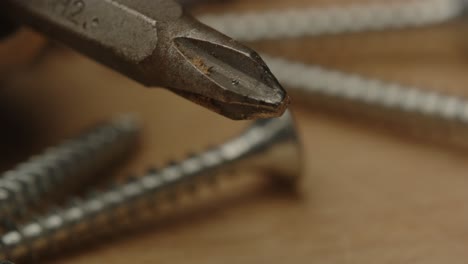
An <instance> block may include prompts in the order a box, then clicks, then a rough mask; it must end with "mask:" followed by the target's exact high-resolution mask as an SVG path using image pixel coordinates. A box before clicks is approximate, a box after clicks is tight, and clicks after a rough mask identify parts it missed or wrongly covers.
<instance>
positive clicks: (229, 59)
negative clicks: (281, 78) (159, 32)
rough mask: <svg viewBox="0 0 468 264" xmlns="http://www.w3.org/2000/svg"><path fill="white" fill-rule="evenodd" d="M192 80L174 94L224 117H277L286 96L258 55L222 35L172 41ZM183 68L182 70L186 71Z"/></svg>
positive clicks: (287, 99)
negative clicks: (188, 84)
mask: <svg viewBox="0 0 468 264" xmlns="http://www.w3.org/2000/svg"><path fill="white" fill-rule="evenodd" d="M173 42H174V45H175V47H176V48H177V50H178V52H179V53H180V54H181V55H182V57H183V60H185V63H186V64H188V65H190V67H187V68H189V69H191V70H190V71H191V72H192V76H193V79H192V80H191V81H192V82H191V84H190V85H191V87H190V90H187V89H180V90H179V89H175V90H174V92H176V93H178V94H179V95H181V96H184V97H186V98H188V99H190V100H192V101H194V102H196V103H198V104H200V105H202V106H204V107H206V108H209V109H211V110H213V111H215V112H218V113H220V114H222V115H224V116H226V117H228V118H231V119H235V120H241V119H257V118H271V117H277V116H281V115H282V114H283V113H284V111H285V110H286V109H287V107H288V105H289V101H290V100H289V97H288V95H287V93H286V91H285V90H284V89H283V87H282V86H281V85H280V84H279V82H278V80H277V79H276V78H275V77H274V76H273V74H272V73H271V71H270V70H269V69H268V67H267V66H266V64H265V63H264V62H263V60H262V59H261V58H260V56H259V55H258V54H257V53H256V52H254V51H252V50H250V49H248V48H246V47H244V46H242V45H240V44H239V43H237V42H235V41H234V40H231V39H229V38H227V37H225V36H222V37H221V38H214V39H208V40H206V39H204V40H201V39H199V38H193V37H178V38H175V39H174V40H173ZM187 68H185V69H187Z"/></svg>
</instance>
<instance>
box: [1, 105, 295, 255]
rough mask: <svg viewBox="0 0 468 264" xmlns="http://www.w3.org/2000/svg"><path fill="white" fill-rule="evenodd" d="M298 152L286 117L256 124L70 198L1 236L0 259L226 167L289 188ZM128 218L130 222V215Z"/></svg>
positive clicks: (110, 219)
mask: <svg viewBox="0 0 468 264" xmlns="http://www.w3.org/2000/svg"><path fill="white" fill-rule="evenodd" d="M300 152H301V150H300V146H299V141H298V138H297V135H296V131H295V128H294V122H293V120H292V117H291V115H290V114H289V113H286V114H285V115H284V116H283V117H281V118H277V119H268V120H261V121H257V122H256V123H254V124H253V125H252V126H251V127H249V128H248V129H247V130H245V131H244V132H243V133H242V134H241V135H240V136H238V137H237V138H234V139H232V140H230V141H228V142H226V143H224V144H222V145H219V146H217V147H214V148H212V149H209V150H207V151H205V152H202V153H199V154H196V155H193V156H191V157H190V158H187V159H185V160H182V161H180V162H177V163H172V164H170V165H168V166H166V167H163V168H160V169H156V170H150V171H149V172H148V173H147V174H146V175H143V176H142V177H140V178H137V179H131V180H129V181H128V182H127V183H125V184H122V185H117V186H115V187H112V188H110V189H108V190H105V191H103V192H100V193H93V194H92V195H91V196H89V197H88V198H84V199H78V198H75V199H72V200H73V203H72V204H71V205H70V206H68V207H65V208H62V209H57V210H54V211H53V212H51V213H50V214H47V215H44V216H41V217H37V218H36V219H37V220H33V221H31V222H29V223H26V224H25V225H23V226H21V227H19V228H18V230H12V231H10V232H8V233H6V234H4V235H3V236H2V237H1V238H0V258H8V259H12V260H14V261H16V260H20V259H21V258H22V257H25V256H31V255H32V254H33V253H36V252H40V251H42V250H47V249H50V248H53V246H51V245H55V244H57V243H58V244H59V245H60V244H62V243H65V242H67V241H69V240H71V239H72V237H73V239H74V240H77V239H78V240H79V239H80V238H79V237H75V236H74V234H76V229H77V228H79V229H82V228H83V229H84V230H85V231H84V232H85V233H86V232H87V233H90V232H91V233H92V234H94V233H97V232H98V230H100V229H102V226H101V225H102V224H103V223H104V224H106V225H108V224H109V223H115V222H119V221H121V220H122V219H120V218H118V215H119V212H121V211H126V210H130V209H131V208H133V207H135V205H136V204H137V203H138V202H140V203H141V201H142V199H143V200H153V199H155V194H156V193H159V192H162V191H164V192H167V191H170V190H171V189H173V188H177V187H178V186H180V185H186V184H190V183H194V182H195V181H197V182H200V181H202V180H203V179H205V180H208V179H210V180H211V179H212V177H213V175H215V174H216V173H217V172H223V171H226V170H229V169H232V168H238V169H242V170H244V169H255V170H261V171H264V172H265V173H266V174H267V175H270V176H273V177H275V178H276V179H280V180H281V181H282V183H283V184H290V185H294V183H295V182H297V180H298V178H299V175H300V169H301V155H300ZM148 204H151V203H148ZM135 213H137V212H135ZM127 216H128V214H127ZM132 216H133V217H135V216H134V214H130V217H132ZM86 230H87V231H86ZM58 241H59V242H58Z"/></svg>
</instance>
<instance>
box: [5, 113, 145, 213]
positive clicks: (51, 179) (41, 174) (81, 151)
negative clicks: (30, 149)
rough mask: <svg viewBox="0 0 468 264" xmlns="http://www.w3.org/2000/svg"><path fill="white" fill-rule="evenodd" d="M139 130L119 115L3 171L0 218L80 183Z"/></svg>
mask: <svg viewBox="0 0 468 264" xmlns="http://www.w3.org/2000/svg"><path fill="white" fill-rule="evenodd" d="M138 130H139V127H138V125H137V123H136V122H135V120H134V119H133V118H131V117H129V116H122V117H119V118H116V119H114V120H112V121H110V122H107V123H103V124H100V125H98V126H97V127H95V128H93V129H92V130H90V131H88V132H85V133H83V134H81V135H80V136H78V137H76V138H74V139H70V140H67V141H65V142H64V143H62V144H61V145H59V146H56V147H52V148H49V149H47V150H46V151H45V152H44V153H43V154H40V155H37V156H33V157H32V158H30V159H29V160H28V161H26V162H24V163H21V164H19V165H18V166H17V167H16V168H14V169H12V170H10V171H7V172H5V173H4V174H3V175H2V176H1V177H0V219H11V218H14V217H21V216H24V214H25V213H26V212H27V211H28V210H27V209H28V208H29V207H30V206H34V205H37V204H38V203H39V202H41V201H42V200H43V197H44V196H45V195H47V194H49V193H54V192H57V191H63V189H64V186H70V187H71V186H73V187H74V186H76V185H80V184H82V182H84V181H86V178H88V177H89V176H91V175H93V173H94V172H96V171H97V170H98V169H101V168H103V167H104V166H106V165H109V163H110V162H113V161H115V160H116V159H118V158H120V157H122V156H123V155H124V154H125V153H126V152H127V151H128V150H129V148H130V147H132V146H134V145H135V144H134V143H135V140H136V137H137V134H138Z"/></svg>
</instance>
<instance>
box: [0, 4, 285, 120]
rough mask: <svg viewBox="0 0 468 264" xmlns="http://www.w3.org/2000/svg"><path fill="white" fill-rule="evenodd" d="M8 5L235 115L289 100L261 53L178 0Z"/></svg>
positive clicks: (149, 80) (104, 59) (147, 80)
mask: <svg viewBox="0 0 468 264" xmlns="http://www.w3.org/2000/svg"><path fill="white" fill-rule="evenodd" d="M3 10H5V13H4V15H5V16H9V17H11V18H12V19H16V20H18V21H19V22H23V23H26V24H28V25H30V26H31V27H33V28H35V29H37V30H38V31H41V32H44V33H46V34H48V35H49V36H51V37H52V38H55V39H58V40H60V41H62V42H64V43H66V44H68V45H69V46H71V47H73V48H75V49H76V50H78V51H80V52H82V53H84V54H86V55H88V56H90V57H91V58H93V59H95V60H97V61H99V62H101V63H103V64H105V65H107V66H109V67H111V68H113V69H115V70H117V71H119V72H121V73H123V74H124V75H126V76H128V77H130V78H132V79H134V80H136V81H138V82H140V83H142V84H144V85H146V86H152V87H153V86H158V87H165V88H168V89H170V90H172V91H173V92H175V93H177V94H179V95H181V96H183V97H185V98H187V99H189V100H191V101H193V102H195V103H197V104H200V105H202V106H204V107H206V108H208V109H211V110H213V111H215V112H218V113H220V114H222V115H224V116H226V117H229V118H231V119H255V118H270V117H276V116H280V115H282V114H283V112H284V111H285V110H286V108H287V106H288V104H289V97H288V96H287V94H286V92H285V90H284V89H283V88H282V87H281V85H280V84H279V83H278V81H277V80H276V78H275V77H274V76H273V74H272V73H271V72H270V70H269V69H268V67H267V66H266V65H265V63H264V62H263V60H262V59H261V58H260V57H259V56H258V55H257V53H255V52H254V51H253V50H251V49H249V48H247V47H245V46H243V45H241V44H240V43H238V42H236V41H234V40H232V39H231V38H229V37H227V36H225V35H223V34H221V33H219V32H217V31H215V30H214V29H211V28H209V27H208V26H205V25H203V24H201V23H200V22H198V21H197V20H196V19H194V18H193V17H191V16H190V15H188V14H187V13H186V12H184V10H183V8H182V6H181V5H180V4H178V3H177V2H175V1H173V0H104V1H89V0H77V1H52V0H36V1H30V0H4V1H0V11H3Z"/></svg>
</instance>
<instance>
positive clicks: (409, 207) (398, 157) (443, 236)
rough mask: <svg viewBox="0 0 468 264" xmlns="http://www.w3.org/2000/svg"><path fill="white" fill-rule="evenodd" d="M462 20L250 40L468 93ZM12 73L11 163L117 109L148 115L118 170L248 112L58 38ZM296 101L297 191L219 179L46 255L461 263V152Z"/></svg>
mask: <svg viewBox="0 0 468 264" xmlns="http://www.w3.org/2000/svg"><path fill="white" fill-rule="evenodd" d="M343 1H344V0H343ZM289 2H291V3H292V2H294V1H288V5H292V4H291V3H289ZM297 2H298V3H299V2H301V3H299V4H300V5H304V4H308V2H307V1H297ZM322 3H323V1H322ZM281 5H285V3H284V2H280V1H279V0H277V1H269V0H268V1H267V0H263V1H248V0H242V1H241V0H238V1H235V2H234V3H232V4H227V5H225V6H220V7H210V8H208V9H209V10H219V11H222V10H224V9H227V10H230V9H236V10H240V11H242V10H248V9H250V8H253V9H255V8H259V9H261V8H268V7H273V6H281ZM231 7H232V8H231ZM465 24H466V22H465V21H456V22H451V23H447V24H444V25H441V26H435V27H431V28H424V29H414V30H403V31H395V32H386V33H371V34H358V35H347V36H328V37H322V38H308V39H301V40H285V41H277V42H275V43H271V42H262V43H255V44H254V46H255V47H256V48H257V49H259V50H263V51H267V52H270V53H273V54H281V55H283V56H286V57H289V58H295V59H298V60H302V61H306V62H317V63H321V64H324V65H327V66H331V67H337V68H340V69H343V70H348V71H353V72H358V73H362V74H366V75H370V76H375V77H380V78H384V79H388V80H395V81H400V82H404V83H407V84H415V85H419V86H424V87H428V88H432V89H439V90H444V91H449V92H452V93H458V94H465V95H467V94H468V90H467V89H466V83H468V74H467V73H468V61H467V56H466V54H467V51H468V43H467V40H468V38H467V37H466V36H465V35H467V34H466V33H464V32H465V31H466V30H467V28H466V25H465ZM9 77H10V78H9V79H8V80H7V81H4V82H3V85H2V86H3V87H2V88H1V90H0V93H1V94H2V96H1V97H0V98H1V100H2V103H1V104H0V105H2V107H3V108H4V109H3V111H2V114H1V115H0V122H2V124H4V125H2V133H1V135H2V137H1V140H0V146H2V149H3V150H4V153H6V155H5V156H2V159H1V165H2V166H3V167H5V168H7V167H9V166H12V164H13V163H14V162H17V161H19V160H22V159H23V158H25V157H27V156H28V155H29V154H31V153H35V152H37V151H38V150H40V149H42V148H43V147H45V146H47V145H50V144H53V143H56V142H58V141H59V140H60V139H63V138H65V137H67V136H71V135H74V134H76V133H77V131H80V129H82V128H83V127H86V126H87V125H89V124H91V123H93V122H95V121H97V120H102V119H105V118H107V117H109V116H111V115H112V114H115V113H120V112H134V113H138V114H139V115H141V118H142V121H143V123H144V125H145V131H144V134H143V139H142V147H141V149H140V151H139V152H138V154H137V155H136V156H135V157H134V158H132V159H131V160H130V161H129V162H128V163H126V164H123V165H122V168H121V170H119V173H118V174H119V175H120V176H123V175H126V174H128V173H129V172H142V171H143V170H144V169H145V168H147V167H149V166H150V165H153V164H163V163H164V162H166V161H167V160H169V159H171V158H180V157H183V156H184V155H185V153H186V152H191V151H194V150H200V149H202V148H203V146H206V145H209V144H213V143H219V142H221V141H222V140H223V139H225V138H227V137H229V136H232V135H234V134H235V133H236V132H237V131H239V130H240V129H241V128H242V127H245V125H246V123H245V122H233V121H229V120H226V119H224V118H222V117H219V116H217V115H216V114H213V113H210V112H208V111H206V110H203V109H201V108H200V107H198V106H194V105H192V104H191V103H189V102H187V101H185V100H183V99H179V98H178V97H177V96H174V95H173V94H170V93H169V92H166V91H164V90H161V89H143V88H141V87H140V85H138V84H135V83H133V82H132V81H129V80H128V79H125V78H123V77H121V76H120V75H118V74H116V73H114V72H112V71H110V70H108V69H106V68H104V67H102V66H100V65H97V64H96V63H94V62H92V61H90V60H88V59H86V58H84V57H81V56H79V55H77V54H75V53H73V52H71V51H67V50H63V49H58V50H53V51H51V52H48V53H47V54H46V55H45V56H44V57H43V58H42V59H41V60H40V61H38V62H37V63H35V64H34V65H31V66H29V67H28V68H26V69H24V70H23V71H21V72H18V73H16V74H15V75H13V76H9ZM292 109H293V111H294V112H295V114H296V116H297V121H298V129H299V133H300V135H301V138H302V140H303V144H304V155H305V158H304V160H305V168H304V173H303V182H302V186H301V190H302V192H301V195H300V196H294V195H289V194H287V193H284V192H281V191H279V190H277V189H275V188H272V187H271V186H269V185H266V184H264V183H263V182H258V183H253V185H252V186H248V187H246V188H245V189H240V190H237V191H236V193H235V195H233V196H231V197H228V198H225V197H224V196H223V195H219V197H218V196H217V195H216V190H213V192H214V194H213V195H212V197H213V199H214V201H213V203H214V204H212V205H210V206H207V207H201V208H200V209H199V210H198V209H197V210H196V213H187V214H182V216H180V217H175V218H174V220H173V221H169V222H166V223H164V224H161V225H158V224H156V223H155V226H154V227H150V228H146V229H144V230H143V231H139V232H136V233H135V234H129V235H128V236H122V237H119V238H118V239H114V238H112V239H107V240H103V241H101V243H95V244H93V245H89V246H84V247H83V249H82V250H79V251H74V252H63V253H62V254H60V256H59V257H58V258H56V259H55V260H54V261H51V260H49V261H51V262H53V263H67V264H68V263H69V264H79V263H86V264H90V263H113V264H119V263H286V262H287V263H321V264H325V263H359V264H364V263H413V264H414V263H425V264H428V263H452V264H455V263H466V260H467V259H468V251H467V250H466V245H467V244H468V231H467V230H468V174H467V171H468V162H467V156H466V153H463V152H456V151H452V150H451V149H448V148H441V147H437V146H433V145H431V144H428V143H426V142H421V141H415V140H411V139H409V138H405V137H397V136H394V135H391V134H388V133H386V132H385V131H383V130H376V129H372V128H370V126H367V125H358V124H355V123H354V122H351V121H350V120H346V119H344V118H337V117H336V116H330V115H329V114H327V113H326V112H321V111H316V110H312V109H311V108H309V107H307V106H305V105H296V104H294V103H293V105H292ZM240 174H241V175H239V176H251V177H255V176H259V177H261V175H250V174H243V173H240ZM103 176H104V175H103ZM117 176H118V175H117Z"/></svg>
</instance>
